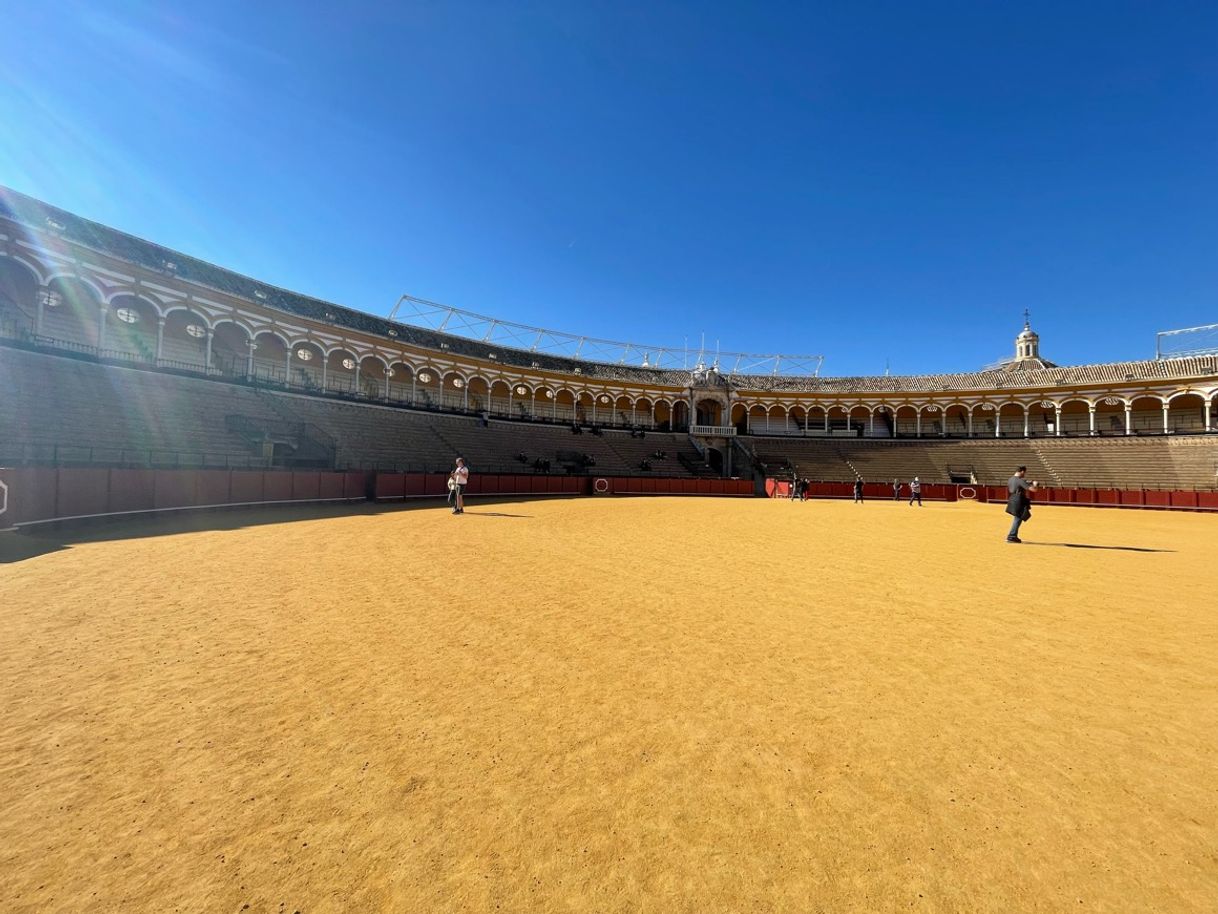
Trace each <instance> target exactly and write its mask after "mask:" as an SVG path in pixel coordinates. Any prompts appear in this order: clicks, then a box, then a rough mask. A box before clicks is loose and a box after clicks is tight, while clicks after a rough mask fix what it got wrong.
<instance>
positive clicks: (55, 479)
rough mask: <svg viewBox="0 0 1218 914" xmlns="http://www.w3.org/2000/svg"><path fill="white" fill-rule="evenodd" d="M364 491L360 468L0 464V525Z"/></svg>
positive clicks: (359, 497)
mask: <svg viewBox="0 0 1218 914" xmlns="http://www.w3.org/2000/svg"><path fill="white" fill-rule="evenodd" d="M367 497H368V483H367V474H366V473H364V472H336V471H330V470H138V469H137V470H133V469H99V468H93V467H13V468H8V469H4V468H0V530H2V529H5V528H9V527H18V526H25V525H28V524H38V523H45V522H47V521H53V520H74V519H80V518H86V517H103V516H107V515H115V514H135V513H141V512H153V511H182V510H186V509H190V508H220V507H231V506H236V505H255V504H272V503H284V502H296V503H300V502H325V501H363V500H364V499H366V498H367Z"/></svg>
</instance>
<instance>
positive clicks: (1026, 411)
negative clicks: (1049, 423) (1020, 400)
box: [1023, 406, 1032, 438]
mask: <svg viewBox="0 0 1218 914" xmlns="http://www.w3.org/2000/svg"><path fill="white" fill-rule="evenodd" d="M1031 414H1032V411H1031V410H1030V409H1028V408H1027V407H1026V406H1025V407H1024V408H1023V436H1024V437H1025V438H1030V437H1032V436H1031V435H1029V434H1028V432H1029V431H1030V429H1029V428H1028V420H1029V417H1030V416H1031Z"/></svg>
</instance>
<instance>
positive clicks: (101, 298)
mask: <svg viewBox="0 0 1218 914" xmlns="http://www.w3.org/2000/svg"><path fill="white" fill-rule="evenodd" d="M57 279H74V280H76V281H77V282H79V283H81V284H82V285H85V286H88V287H89V290H90V291H91V292H92V293H93V294H94V295H95V296H96V297H97V300H98V302H99V303H102V304H104V303H105V301H106V292H105V290H104V289H103V288H102V287H101V286H99V285H98V284H97V283H96V282H94V281H93V280H92V279H89V278H88V277H86V276H80V275H79V274H77V273H69V272H67V271H66V270H60V271H59V272H58V273H53V274H51V275H50V276H48V277H47V279H46V282H45V283H43V285H46V286H49V285H50V284H51V283H53V282H54V281H55V280H57Z"/></svg>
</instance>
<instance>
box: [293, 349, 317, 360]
mask: <svg viewBox="0 0 1218 914" xmlns="http://www.w3.org/2000/svg"><path fill="white" fill-rule="evenodd" d="M296 358H298V359H300V361H302V362H307V361H309V359H311V358H313V350H312V349H304V348H301V349H297V350H296Z"/></svg>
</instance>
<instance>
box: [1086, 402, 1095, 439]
mask: <svg viewBox="0 0 1218 914" xmlns="http://www.w3.org/2000/svg"><path fill="white" fill-rule="evenodd" d="M1087 433H1088V434H1089V435H1094V434H1095V407H1094V406H1090V405H1088V407H1087Z"/></svg>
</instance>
